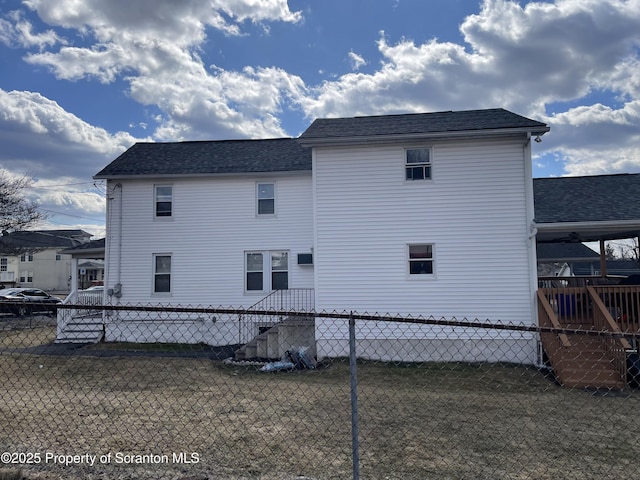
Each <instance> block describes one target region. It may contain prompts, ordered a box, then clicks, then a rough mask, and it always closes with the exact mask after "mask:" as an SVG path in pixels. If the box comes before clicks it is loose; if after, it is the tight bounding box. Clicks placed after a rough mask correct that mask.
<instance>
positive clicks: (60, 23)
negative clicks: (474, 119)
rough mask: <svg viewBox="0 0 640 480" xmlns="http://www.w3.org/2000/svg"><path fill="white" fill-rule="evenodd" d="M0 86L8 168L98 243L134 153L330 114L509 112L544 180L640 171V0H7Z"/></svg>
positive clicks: (1, 2) (291, 129)
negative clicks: (116, 175) (107, 193)
mask: <svg viewBox="0 0 640 480" xmlns="http://www.w3.org/2000/svg"><path fill="white" fill-rule="evenodd" d="M0 72H2V73H1V74H0V141H1V142H2V148H1V149H0V168H3V169H5V170H6V171H7V172H9V174H14V173H15V174H19V173H27V174H29V175H31V176H32V177H33V178H34V179H35V180H36V181H35V183H34V188H32V189H31V190H30V191H29V192H28V193H29V196H30V197H32V198H33V199H35V200H37V201H38V202H39V203H40V204H41V205H42V208H43V209H45V210H46V211H48V212H49V213H50V214H51V218H50V219H49V222H48V224H47V225H46V227H49V228H83V229H85V230H87V231H89V232H91V233H94V234H95V235H96V236H101V235H102V234H103V231H104V204H105V201H104V186H103V185H101V184H100V183H99V182H94V181H93V179H92V176H93V175H94V174H95V173H97V172H98V171H99V170H100V169H101V168H102V167H104V166H105V165H106V164H108V163H109V162H110V161H111V160H113V159H114V158H116V157H117V156H118V155H119V154H120V153H122V152H123V151H124V150H125V149H126V148H128V147H129V146H130V145H132V144H133V143H134V142H136V141H179V140H198V139H226V138H273V137H282V136H297V135H299V134H300V133H301V132H302V131H304V129H305V128H306V127H307V126H308V125H309V123H310V122H311V121H312V120H313V119H314V118H317V117H334V116H355V115H380V114H389V113H403V112H429V111H442V110H466V109H476V108H495V107H503V108H507V109H509V110H511V111H514V112H516V113H519V114H522V115H525V116H528V117H530V118H533V119H536V120H540V121H543V122H546V123H548V124H549V125H550V127H551V133H549V134H547V135H545V136H544V139H543V142H542V143H539V144H534V146H533V148H534V152H533V153H534V155H535V158H534V176H537V177H543V176H550V175H553V176H559V175H595V174H606V173H628V172H634V173H635V172H640V0H555V1H519V2H515V1H507V0H485V1H472V0H428V1H427V0H376V1H371V0H289V1H288V2H287V1H286V0H261V1H256V0H207V1H204V0H182V1H180V2H175V1H174V0H153V1H151V0H110V1H108V2H105V1H102V0H84V1H80V2H79V1H76V0H24V1H20V0H0ZM94 183H95V185H94Z"/></svg>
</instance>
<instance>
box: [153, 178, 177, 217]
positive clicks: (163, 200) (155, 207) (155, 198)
mask: <svg viewBox="0 0 640 480" xmlns="http://www.w3.org/2000/svg"><path fill="white" fill-rule="evenodd" d="M159 188H170V189H171V195H170V196H169V200H168V201H167V200H166V198H165V197H167V195H166V194H165V195H159V194H158V189H159ZM173 190H174V188H173V185H172V184H169V183H159V184H156V185H154V186H153V218H155V219H156V220H164V221H166V220H171V219H172V218H173V215H174V201H173V197H174V192H173ZM160 203H169V204H170V210H169V214H168V215H158V204H160Z"/></svg>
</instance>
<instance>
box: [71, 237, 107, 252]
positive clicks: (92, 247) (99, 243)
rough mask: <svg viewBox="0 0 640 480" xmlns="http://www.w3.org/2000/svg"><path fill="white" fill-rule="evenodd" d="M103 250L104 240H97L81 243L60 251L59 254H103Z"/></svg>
mask: <svg viewBox="0 0 640 480" xmlns="http://www.w3.org/2000/svg"><path fill="white" fill-rule="evenodd" d="M104 248H105V239H104V238H99V239H97V240H91V241H90V242H86V243H81V244H80V245H76V246H73V247H71V248H67V249H65V250H62V251H61V252H60V253H65V254H73V253H76V254H77V253H82V252H93V251H96V252H102V253H104Z"/></svg>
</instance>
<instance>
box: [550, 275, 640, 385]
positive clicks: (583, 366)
mask: <svg viewBox="0 0 640 480" xmlns="http://www.w3.org/2000/svg"><path fill="white" fill-rule="evenodd" d="M538 316H539V324H540V326H541V327H545V328H549V329H554V331H551V332H543V333H542V334H541V337H542V345H543V348H544V351H545V353H546V355H547V358H548V361H549V363H550V364H551V366H552V367H553V370H554V372H555V374H556V378H557V380H558V382H559V383H560V384H561V385H564V386H567V387H592V388H617V389H620V388H624V387H625V386H626V384H627V355H628V354H629V353H630V352H632V351H634V350H635V351H637V350H638V336H639V335H640V286H622V285H584V286H551V287H546V288H540V289H538Z"/></svg>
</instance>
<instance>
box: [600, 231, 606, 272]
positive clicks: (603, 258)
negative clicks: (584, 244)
mask: <svg viewBox="0 0 640 480" xmlns="http://www.w3.org/2000/svg"><path fill="white" fill-rule="evenodd" d="M600 276H601V277H602V278H605V277H606V276H607V253H606V251H605V245H604V240H600Z"/></svg>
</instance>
